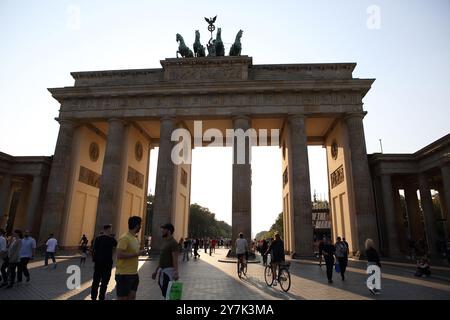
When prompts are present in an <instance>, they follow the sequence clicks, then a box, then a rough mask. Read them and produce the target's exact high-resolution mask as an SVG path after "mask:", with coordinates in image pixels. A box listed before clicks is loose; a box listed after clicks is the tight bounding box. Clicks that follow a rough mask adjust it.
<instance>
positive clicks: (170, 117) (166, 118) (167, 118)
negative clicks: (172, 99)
mask: <svg viewBox="0 0 450 320" xmlns="http://www.w3.org/2000/svg"><path fill="white" fill-rule="evenodd" d="M176 120H177V117H176V116H174V115H164V116H161V118H159V121H176Z"/></svg>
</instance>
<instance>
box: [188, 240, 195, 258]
mask: <svg viewBox="0 0 450 320" xmlns="http://www.w3.org/2000/svg"><path fill="white" fill-rule="evenodd" d="M193 241H194V240H193V239H192V237H191V238H189V239H188V254H189V256H190V257H191V258H192V244H193V243H192V242H193Z"/></svg>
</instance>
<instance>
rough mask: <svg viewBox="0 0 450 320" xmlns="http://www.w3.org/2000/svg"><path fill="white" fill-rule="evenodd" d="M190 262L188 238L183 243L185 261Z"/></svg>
mask: <svg viewBox="0 0 450 320" xmlns="http://www.w3.org/2000/svg"><path fill="white" fill-rule="evenodd" d="M184 260H186V261H189V240H188V238H186V239H185V240H184V242H183V261H184Z"/></svg>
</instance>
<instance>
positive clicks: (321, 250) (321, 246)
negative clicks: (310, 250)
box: [319, 237, 327, 268]
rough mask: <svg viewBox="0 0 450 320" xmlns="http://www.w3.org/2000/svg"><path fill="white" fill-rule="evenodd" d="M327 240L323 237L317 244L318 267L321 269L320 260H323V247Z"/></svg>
mask: <svg viewBox="0 0 450 320" xmlns="http://www.w3.org/2000/svg"><path fill="white" fill-rule="evenodd" d="M326 241H327V239H326V237H323V239H322V240H320V242H319V267H321V268H322V258H323V247H324V245H325V243H326Z"/></svg>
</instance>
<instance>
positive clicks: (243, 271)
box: [237, 256, 247, 279]
mask: <svg viewBox="0 0 450 320" xmlns="http://www.w3.org/2000/svg"><path fill="white" fill-rule="evenodd" d="M237 273H238V277H239V279H242V278H243V277H244V276H246V275H247V262H244V257H243V256H241V257H238V261H237Z"/></svg>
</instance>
